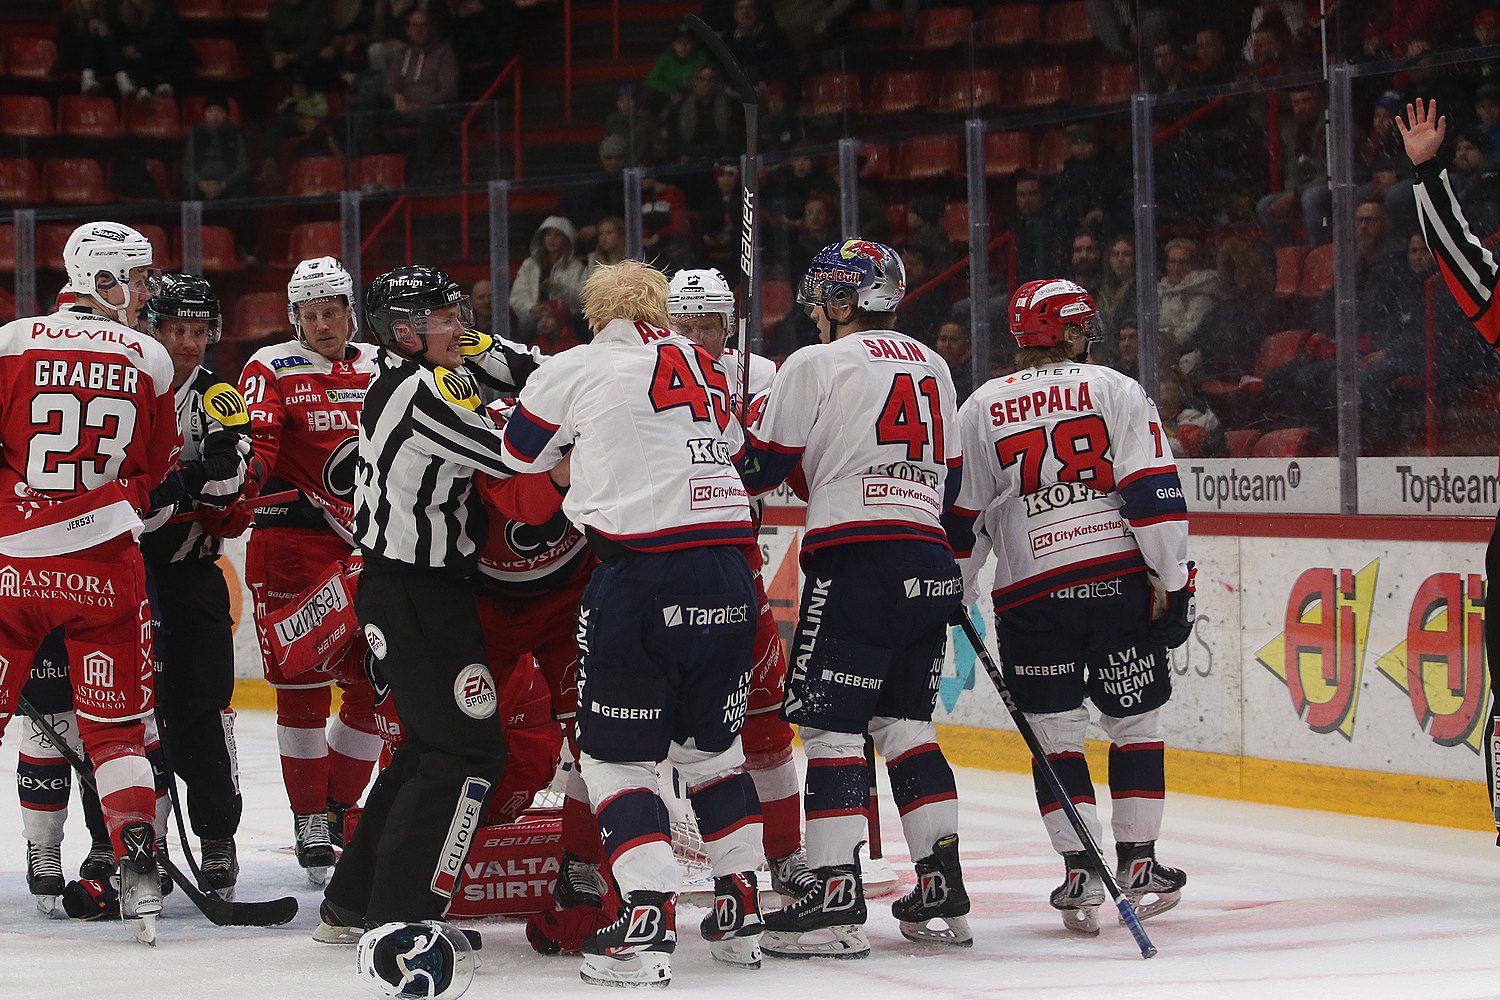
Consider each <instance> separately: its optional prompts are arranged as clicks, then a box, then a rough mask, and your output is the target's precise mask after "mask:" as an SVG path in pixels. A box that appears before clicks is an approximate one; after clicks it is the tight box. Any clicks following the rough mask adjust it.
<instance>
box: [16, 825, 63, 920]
mask: <svg viewBox="0 0 1500 1000" xmlns="http://www.w3.org/2000/svg"><path fill="white" fill-rule="evenodd" d="M65 888H67V883H66V882H65V881H64V880H63V870H62V845H61V844H51V845H44V844H33V843H32V842H31V841H29V840H28V841H27V842H26V889H27V891H29V892H30V893H31V895H32V896H34V897H35V898H36V909H37V912H38V913H40V914H42V915H43V916H46V917H50V916H52V915H54V914H55V913H56V912H57V898H58V897H59V896H61V895H62V894H63V890H64V889H65Z"/></svg>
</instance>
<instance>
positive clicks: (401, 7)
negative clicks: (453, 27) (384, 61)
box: [370, 0, 448, 59]
mask: <svg viewBox="0 0 1500 1000" xmlns="http://www.w3.org/2000/svg"><path fill="white" fill-rule="evenodd" d="M414 10H420V11H422V12H423V13H425V14H426V15H427V16H428V17H430V18H432V23H433V25H434V26H435V27H437V28H439V29H446V28H447V26H448V25H447V22H448V0H375V16H374V21H373V27H372V28H371V33H370V34H371V37H372V38H373V39H374V40H373V41H372V42H371V43H370V46H371V48H372V49H374V50H377V51H379V50H384V51H388V52H392V53H394V52H395V51H396V50H397V49H398V48H400V47H401V44H402V42H403V40H404V39H405V38H406V16H407V15H408V14H410V13H411V12H412V11H414ZM370 58H371V59H374V58H375V55H374V52H372V53H371V55H370Z"/></svg>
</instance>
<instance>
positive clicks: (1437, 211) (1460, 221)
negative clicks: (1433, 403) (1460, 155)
mask: <svg viewBox="0 0 1500 1000" xmlns="http://www.w3.org/2000/svg"><path fill="white" fill-rule="evenodd" d="M1416 198H1417V220H1418V222H1420V223H1421V226H1422V236H1423V238H1425V239H1426V240H1427V249H1428V250H1430V251H1431V252H1432V256H1433V258H1434V259H1435V260H1436V261H1437V266H1438V272H1439V273H1440V274H1442V276H1443V281H1444V282H1445V283H1446V284H1447V285H1448V290H1449V291H1450V292H1452V293H1453V298H1454V299H1455V300H1456V301H1457V302H1458V305H1459V308H1461V309H1462V310H1463V312H1464V315H1465V316H1466V317H1468V319H1469V322H1471V323H1473V324H1474V326H1475V327H1477V328H1478V330H1479V332H1480V333H1481V334H1482V335H1483V336H1484V339H1485V340H1486V341H1487V342H1488V343H1489V345H1490V346H1491V347H1492V348H1495V349H1496V350H1500V310H1496V309H1495V308H1494V303H1495V286H1496V284H1500V266H1497V264H1496V262H1495V255H1494V254H1493V253H1491V252H1490V250H1489V248H1487V247H1486V246H1485V245H1484V243H1483V242H1481V240H1480V238H1479V237H1478V236H1476V235H1475V234H1474V232H1473V230H1471V229H1470V228H1469V222H1468V220H1467V219H1465V218H1464V213H1463V208H1462V206H1460V205H1459V202H1458V198H1457V197H1456V196H1455V195H1454V194H1453V187H1452V186H1451V185H1450V184H1449V183H1448V172H1447V171H1446V170H1444V169H1442V168H1441V167H1440V166H1439V165H1438V162H1437V161H1436V160H1428V161H1427V162H1426V163H1422V164H1419V165H1418V166H1417V185H1416Z"/></svg>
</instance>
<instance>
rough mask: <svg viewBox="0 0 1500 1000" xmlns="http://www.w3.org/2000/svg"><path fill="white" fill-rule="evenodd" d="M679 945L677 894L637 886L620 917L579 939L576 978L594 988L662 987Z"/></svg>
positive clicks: (669, 977)
mask: <svg viewBox="0 0 1500 1000" xmlns="http://www.w3.org/2000/svg"><path fill="white" fill-rule="evenodd" d="M676 948H677V894H676V893H675V892H652V891H650V890H648V889H637V890H636V891H635V892H632V893H631V894H630V897H629V898H628V899H627V900H626V901H625V905H624V906H623V907H621V909H620V917H619V919H618V920H616V921H615V922H614V923H612V924H610V925H609V926H608V927H603V928H601V929H599V930H597V931H595V932H594V933H592V934H590V935H589V936H588V937H586V938H584V941H583V968H582V969H580V970H579V973H578V974H579V976H580V977H581V978H582V979H583V981H584V982H586V983H593V984H594V985H595V986H627V987H634V988H646V989H656V990H660V989H666V987H667V985H668V984H670V983H671V982H672V952H673V951H675V950H676Z"/></svg>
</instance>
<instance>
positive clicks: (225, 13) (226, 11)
mask: <svg viewBox="0 0 1500 1000" xmlns="http://www.w3.org/2000/svg"><path fill="white" fill-rule="evenodd" d="M176 6H177V16H178V17H180V18H182V19H183V20H184V21H230V20H233V19H234V11H233V10H231V9H230V6H229V0H177V4H176Z"/></svg>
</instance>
